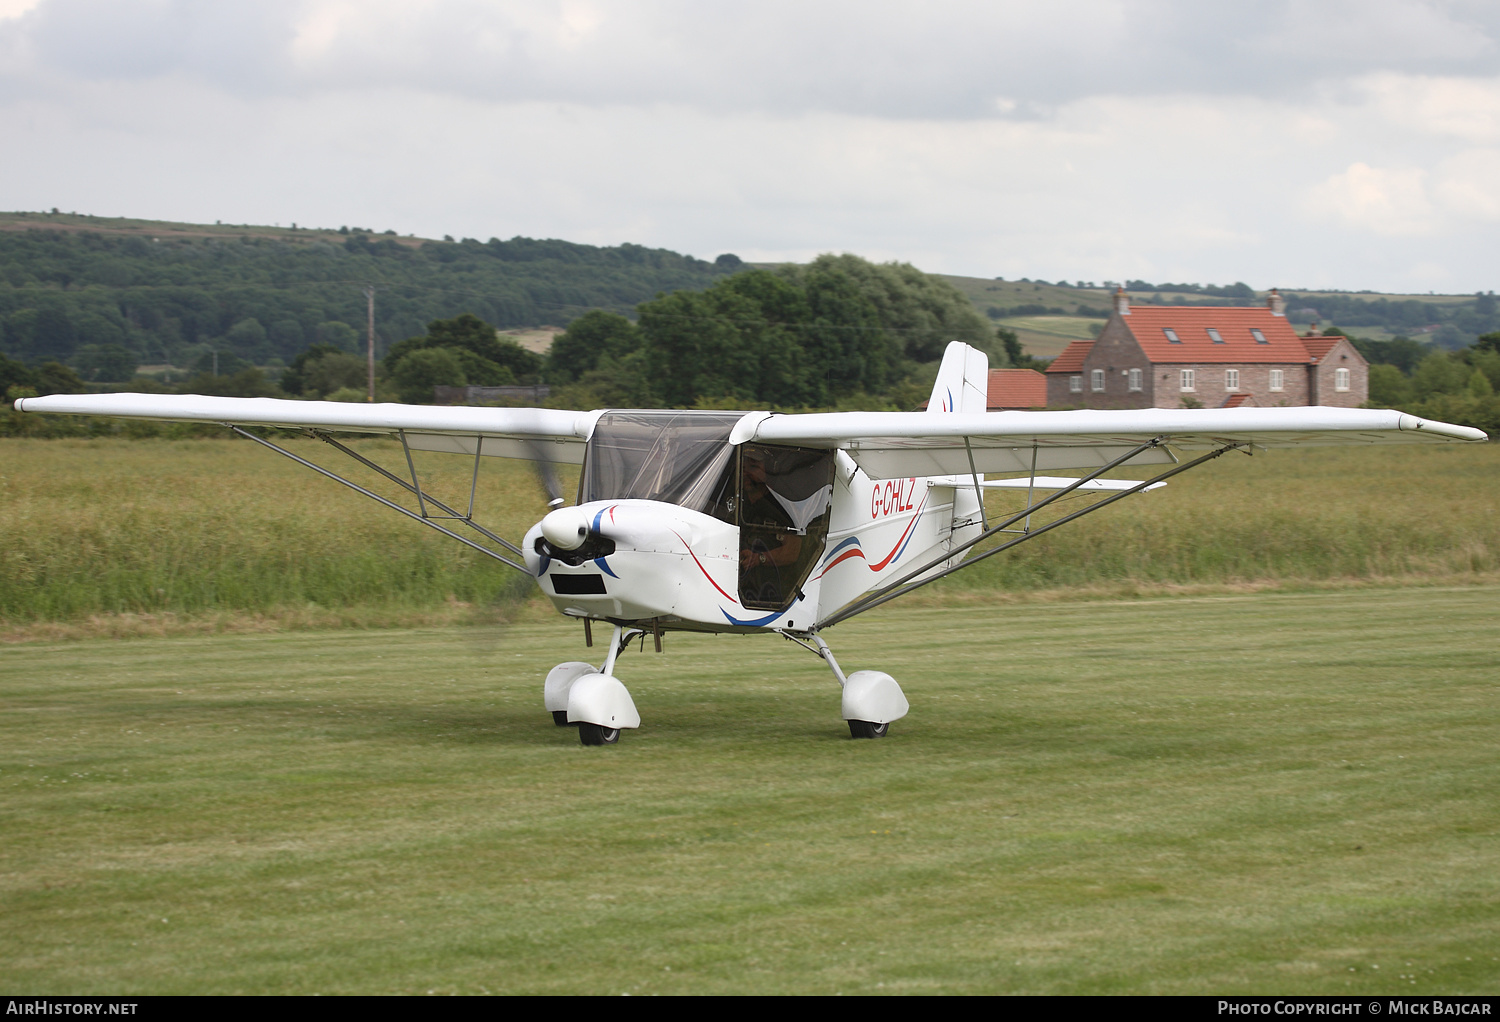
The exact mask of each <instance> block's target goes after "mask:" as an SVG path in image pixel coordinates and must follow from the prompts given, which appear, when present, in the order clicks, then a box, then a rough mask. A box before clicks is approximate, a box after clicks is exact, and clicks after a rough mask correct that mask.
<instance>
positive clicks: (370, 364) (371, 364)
mask: <svg viewBox="0 0 1500 1022" xmlns="http://www.w3.org/2000/svg"><path fill="white" fill-rule="evenodd" d="M365 298H367V299H369V308H370V343H369V351H368V353H367V354H368V360H367V368H368V374H367V382H368V384H369V391H368V394H367V395H366V398H365V400H367V401H371V402H373V401H374V400H375V285H374V284H371V285H370V286H369V287H367V288H365Z"/></svg>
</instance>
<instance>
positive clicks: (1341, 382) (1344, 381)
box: [1333, 369, 1349, 390]
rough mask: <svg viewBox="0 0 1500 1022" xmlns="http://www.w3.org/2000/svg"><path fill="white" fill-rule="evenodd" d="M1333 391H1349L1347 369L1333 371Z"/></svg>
mask: <svg viewBox="0 0 1500 1022" xmlns="http://www.w3.org/2000/svg"><path fill="white" fill-rule="evenodd" d="M1333 389H1334V390H1348V389H1349V370H1347V369H1335V370H1334V371H1333Z"/></svg>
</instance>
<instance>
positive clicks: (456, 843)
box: [0, 586, 1500, 994]
mask: <svg viewBox="0 0 1500 1022" xmlns="http://www.w3.org/2000/svg"><path fill="white" fill-rule="evenodd" d="M829 637H830V640H831V641H832V643H833V646H834V649H835V651H836V652H837V653H838V654H839V656H840V659H841V662H842V663H843V664H844V665H845V667H846V669H849V670H854V669H858V668H862V667H875V668H880V669H884V670H888V671H890V672H891V673H892V674H894V675H895V676H896V677H897V678H898V679H899V680H900V681H901V682H902V684H903V685H904V686H905V688H906V690H907V693H908V696H909V697H910V699H911V703H912V713H911V716H910V717H908V718H907V719H905V720H903V721H900V722H899V723H897V724H895V725H893V726H892V729H891V735H890V737H889V738H886V739H884V740H880V741H873V742H871V741H852V740H850V739H849V738H848V737H847V734H848V733H847V730H846V728H845V727H844V725H843V723H842V722H841V721H840V720H839V719H838V694H837V688H836V685H835V684H834V683H833V681H832V680H831V676H830V675H829V674H828V672H827V671H826V669H825V668H824V667H823V665H822V663H821V662H820V661H818V660H817V659H815V658H814V657H812V656H811V655H809V654H807V653H805V652H803V651H801V650H799V649H797V648H796V647H794V646H792V645H790V644H788V643H785V642H783V641H781V640H779V639H773V638H770V637H754V638H736V637H707V636H685V635H678V634H669V635H668V636H667V640H666V643H667V650H666V653H665V654H663V655H661V656H657V655H656V654H654V653H652V652H650V651H649V650H650V645H649V643H648V644H647V652H645V653H638V652H635V651H634V649H632V651H631V652H629V653H627V654H625V655H624V656H623V657H622V659H621V663H620V666H619V668H618V671H619V674H620V676H621V677H622V678H623V679H624V680H625V681H626V683H627V684H628V685H630V687H631V690H632V693H633V694H634V696H635V698H636V702H637V704H638V705H639V706H640V708H641V712H642V716H643V718H644V726H643V727H642V728H641V729H640V730H639V731H637V732H628V733H626V734H625V736H624V737H623V739H622V741H621V744H620V745H619V746H617V747H613V748H603V749H585V748H582V747H581V746H579V744H578V742H577V739H576V736H575V735H574V734H573V733H572V732H571V730H568V729H563V728H557V727H554V726H553V725H552V723H551V720H550V718H549V717H548V716H547V714H545V713H544V712H543V711H542V708H541V683H542V678H543V676H544V675H545V672H546V670H547V669H548V668H549V667H551V666H552V665H553V664H554V663H556V662H558V661H561V660H566V659H574V658H578V657H581V656H582V655H583V653H584V650H583V648H582V641H581V636H580V635H579V634H578V629H577V628H576V627H575V626H570V625H569V624H568V623H567V622H563V621H561V620H558V621H548V622H545V623H519V624H514V625H511V626H509V627H496V628H479V627H468V628H451V629H431V630H408V631H385V632H381V631H374V632H371V631H352V630H346V631H334V632H302V633H297V632H293V633H278V634H264V635H221V636H189V637H178V638H156V639H136V640H131V641H125V642H120V641H105V640H91V641H85V642H74V643H58V644H46V643H27V644H20V645H13V646H10V647H5V648H0V906H3V917H4V920H5V925H4V926H3V927H0V985H3V986H4V987H5V988H7V989H11V990H26V991H32V992H37V993H59V994H61V993H119V994H125V993H133V994H135V993H138V994H187V993H330V994H333V993H428V992H433V993H442V994H447V993H464V994H470V993H485V992H492V993H564V992H569V993H595V994H599V993H603V994H618V993H633V994H651V993H820V994H832V993H838V992H842V993H845V994H855V993H873V992H881V993H908V992H910V993H934V992H944V993H1250V992H1277V993H1347V992H1358V993H1363V994H1373V993H1389V994H1398V993H1400V994H1413V993H1429V994H1430V993H1494V992H1495V990H1496V989H1497V987H1500V962H1497V959H1500V842H1497V832H1500V799H1497V798H1496V797H1495V792H1496V777H1497V767H1500V702H1497V700H1496V688H1497V681H1496V679H1497V676H1500V671H1497V669H1496V668H1497V654H1496V651H1497V649H1500V592H1497V591H1496V589H1494V588H1493V587H1484V586H1471V587H1449V588H1441V587H1432V588H1400V589H1379V588H1366V589H1350V590H1333V591H1323V592H1304V593H1288V592H1271V593H1251V594H1245V595H1240V596H1212V597H1193V598H1158V599H1146V600H1127V601H1097V602H1077V603H1050V604H1020V605H1011V606H1005V607H958V608H948V609H943V608H930V607H923V608H917V609H911V608H905V609H894V608H893V609H891V610H884V611H879V612H876V613H874V614H871V615H868V616H867V617H864V618H860V619H858V620H856V621H854V622H851V623H849V624H847V625H844V626H840V627H839V628H837V629H834V630H833V631H831V632H830V633H829ZM590 652H593V653H595V654H602V650H601V649H599V648H598V647H595V649H594V650H592V651H590Z"/></svg>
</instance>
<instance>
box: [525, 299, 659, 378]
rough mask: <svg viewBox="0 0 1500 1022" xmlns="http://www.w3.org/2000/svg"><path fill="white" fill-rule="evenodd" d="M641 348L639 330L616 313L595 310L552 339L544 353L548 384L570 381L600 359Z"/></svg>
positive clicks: (617, 358)
mask: <svg viewBox="0 0 1500 1022" xmlns="http://www.w3.org/2000/svg"><path fill="white" fill-rule="evenodd" d="M640 347H641V331H640V330H639V329H638V328H637V327H636V325H635V324H634V323H632V322H631V321H630V320H628V319H626V318H625V317H624V316H621V315H619V314H618V313H613V312H605V311H604V310H602V309H594V310H592V311H590V312H585V313H584V314H583V315H582V316H579V317H578V318H577V319H575V320H573V322H571V323H569V324H568V329H567V330H565V331H563V332H562V333H560V334H558V335H557V336H556V337H554V338H553V339H552V348H551V349H550V350H549V351H548V352H547V361H546V370H545V371H546V377H547V381H548V382H549V383H573V382H575V381H577V380H578V379H580V378H581V377H582V376H583V375H584V374H585V373H588V372H591V371H593V370H595V369H598V368H599V363H600V360H601V359H614V360H616V361H618V360H619V359H622V358H624V357H625V356H627V355H629V354H631V353H632V352H634V351H637V350H639V349H640Z"/></svg>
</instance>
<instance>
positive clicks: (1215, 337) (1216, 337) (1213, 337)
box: [1208, 327, 1224, 344]
mask: <svg viewBox="0 0 1500 1022" xmlns="http://www.w3.org/2000/svg"><path fill="white" fill-rule="evenodd" d="M1208 339H1209V340H1210V341H1213V342H1214V343H1215V344H1223V343H1224V338H1223V337H1222V336H1220V334H1219V331H1217V330H1215V329H1214V328H1213V327H1209V328H1208Z"/></svg>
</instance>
